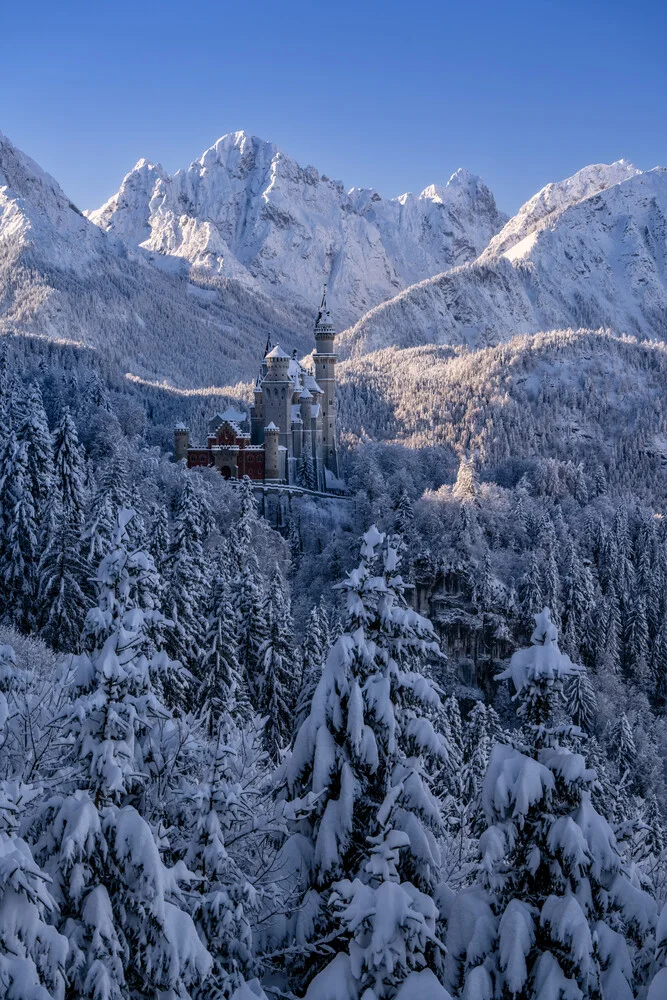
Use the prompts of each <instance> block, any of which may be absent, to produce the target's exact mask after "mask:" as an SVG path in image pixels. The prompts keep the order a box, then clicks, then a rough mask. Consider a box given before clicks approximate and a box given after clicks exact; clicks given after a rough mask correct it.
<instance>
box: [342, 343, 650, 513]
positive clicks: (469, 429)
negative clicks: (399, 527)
mask: <svg viewBox="0 0 667 1000" xmlns="http://www.w3.org/2000/svg"><path fill="white" fill-rule="evenodd" d="M340 379H341V387H340V391H339V412H338V420H339V426H340V428H341V433H342V435H343V439H344V440H345V441H346V442H347V443H348V444H350V445H352V446H355V447H356V446H357V445H358V444H359V443H360V442H361V443H367V444H372V443H374V442H382V443H384V444H391V445H394V446H395V447H398V448H400V449H405V456H406V457H405V458H404V459H401V458H400V457H399V454H398V453H397V457H396V466H397V467H400V464H401V461H404V462H407V463H415V462H417V461H418V456H419V454H420V452H421V451H422V450H424V449H425V451H424V453H423V455H422V458H421V461H422V462H423V463H424V465H425V467H426V468H428V469H431V470H432V472H435V473H436V475H440V476H442V475H443V471H444V470H445V469H446V468H447V467H448V470H449V472H450V474H451V473H452V471H455V470H456V466H457V462H458V457H460V456H461V455H471V454H477V455H478V457H479V459H480V461H481V463H482V465H484V466H486V467H487V468H489V467H492V466H494V465H497V464H500V463H503V462H506V461H510V462H516V463H517V469H520V467H521V460H522V459H525V458H529V457H535V456H541V457H543V458H544V457H551V458H558V459H560V460H561V461H564V462H567V461H570V460H571V461H574V462H575V463H577V462H579V461H583V462H584V463H585V464H586V467H587V468H588V469H589V471H590V470H591V469H594V468H595V467H596V466H597V465H598V464H603V465H604V466H605V467H606V469H607V474H608V476H609V478H610V481H612V482H614V483H620V484H621V485H622V487H623V488H630V487H632V488H636V489H637V490H639V492H642V493H644V492H648V493H649V494H652V495H653V496H654V498H657V499H658V501H659V503H660V508H661V509H662V506H663V504H664V496H665V485H666V481H667V419H666V417H665V407H664V400H665V397H666V396H667V347H666V346H665V344H664V343H660V342H648V341H643V342H638V341H636V340H632V339H628V338H624V337H619V336H617V335H615V334H613V333H611V332H610V331H591V330H557V331H553V332H550V333H539V334H534V335H524V336H519V337H515V338H513V339H512V340H510V341H508V342H507V343H503V344H500V345H498V346H496V347H487V348H485V349H482V350H478V351H469V350H467V348H465V347H450V346H434V345H430V346H425V347H415V348H407V349H396V348H387V349H385V350H382V351H377V352H373V353H371V354H367V355H364V356H363V357H358V358H352V359H350V360H348V361H346V362H343V363H342V364H341V365H340ZM434 447H435V448H442V449H445V454H444V455H441V457H440V458H438V459H437V460H436V459H435V458H433V459H429V457H428V452H429V450H430V449H432V448H434ZM447 453H449V456H450V460H449V462H448V461H447ZM520 475H521V473H520V472H519V473H518V476H519V477H520Z"/></svg>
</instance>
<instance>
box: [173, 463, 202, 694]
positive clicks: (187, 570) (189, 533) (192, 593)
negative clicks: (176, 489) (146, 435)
mask: <svg viewBox="0 0 667 1000" xmlns="http://www.w3.org/2000/svg"><path fill="white" fill-rule="evenodd" d="M205 528H206V512H205V510H204V505H203V503H202V501H201V498H200V496H199V494H198V493H197V491H196V490H195V487H194V485H193V482H192V477H191V476H186V477H185V482H184V485H183V490H182V492H181V496H180V498H179V501H178V507H177V509H176V517H175V519H174V530H173V536H172V543H171V550H170V553H169V565H168V588H169V590H168V596H167V608H168V612H169V617H170V618H171V620H172V621H173V622H174V628H173V631H172V635H171V637H170V640H169V643H168V652H169V654H170V656H172V657H173V658H174V659H176V660H179V661H180V662H181V663H182V664H183V666H184V667H185V668H186V671H187V672H188V673H189V674H190V675H192V679H189V678H188V676H187V674H184V679H183V690H181V691H172V692H170V693H169V695H168V700H169V702H170V704H171V705H174V706H176V705H178V707H179V708H183V707H187V706H189V705H190V703H191V700H192V698H193V697H194V691H195V688H196V681H197V680H198V681H201V679H202V678H201V676H200V674H201V651H202V646H203V643H204V637H205V634H206V619H205V615H204V610H203V609H204V598H205V593H206V587H207V579H208V566H207V561H206V558H205V555H204V547H203V540H204V534H205Z"/></svg>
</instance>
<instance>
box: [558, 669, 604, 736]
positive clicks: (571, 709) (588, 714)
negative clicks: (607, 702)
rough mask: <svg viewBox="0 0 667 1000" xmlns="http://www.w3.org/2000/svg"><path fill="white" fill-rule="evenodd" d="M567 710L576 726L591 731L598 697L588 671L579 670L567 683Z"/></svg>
mask: <svg viewBox="0 0 667 1000" xmlns="http://www.w3.org/2000/svg"><path fill="white" fill-rule="evenodd" d="M565 693H566V696H567V711H568V714H569V716H570V718H571V719H572V721H573V722H574V724H575V726H579V728H580V729H583V730H585V732H587V733H590V732H591V730H592V728H593V722H594V720H595V712H596V709H597V698H596V697H595V690H594V689H593V685H592V684H591V680H590V677H589V676H588V672H587V671H585V670H579V671H577V672H576V673H574V674H572V676H571V677H569V678H568V680H567V682H566V684H565Z"/></svg>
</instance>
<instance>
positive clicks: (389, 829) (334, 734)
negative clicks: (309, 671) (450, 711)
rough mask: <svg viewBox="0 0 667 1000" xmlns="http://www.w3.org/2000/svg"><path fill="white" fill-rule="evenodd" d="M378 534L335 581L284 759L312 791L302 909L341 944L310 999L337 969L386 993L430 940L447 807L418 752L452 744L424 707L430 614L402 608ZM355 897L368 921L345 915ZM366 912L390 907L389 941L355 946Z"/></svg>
mask: <svg viewBox="0 0 667 1000" xmlns="http://www.w3.org/2000/svg"><path fill="white" fill-rule="evenodd" d="M383 542H384V536H383V535H381V534H380V533H379V532H378V531H377V529H375V527H373V528H371V529H370V531H369V532H367V534H366V535H365V536H364V541H363V545H362V552H361V555H362V562H361V564H360V566H359V567H358V568H357V569H355V570H354V571H353V572H352V573H350V574H349V575H348V577H347V579H346V580H345V581H344V583H343V584H341V587H342V589H343V590H344V591H345V592H346V594H347V604H348V620H347V625H346V631H345V633H343V634H342V635H341V636H340V637H339V638H338V639H337V640H336V642H335V644H334V645H333V647H332V648H331V650H330V652H329V655H328V657H327V660H326V663H325V666H324V670H323V673H322V677H321V680H320V682H319V684H318V686H317V689H316V691H315V694H314V697H313V702H312V707H311V712H310V715H309V716H308V718H307V719H306V721H305V722H304V724H303V725H302V726H301V729H300V730H299V732H298V734H297V738H296V741H295V746H294V752H293V754H292V756H291V758H290V759H289V760H288V762H287V783H288V790H289V792H290V793H291V794H292V795H297V796H300V797H302V796H304V795H305V796H306V797H307V798H308V797H311V800H312V797H313V796H314V797H315V798H314V801H312V809H311V811H310V813H309V814H308V815H307V818H306V819H304V820H303V821H302V822H300V823H299V824H297V826H296V828H295V835H296V836H297V838H298V839H299V840H301V838H303V837H305V838H306V841H307V842H308V843H310V844H311V845H312V864H311V866H310V869H309V873H308V877H307V884H306V886H305V887H304V888H305V896H304V903H303V905H304V909H303V910H302V911H301V912H303V913H304V914H306V913H307V914H308V915H309V920H310V922H311V923H310V926H311V928H313V927H314V928H315V929H316V933H320V934H323V935H325V936H326V935H329V936H330V935H331V934H332V931H333V933H334V935H336V934H337V935H338V938H339V940H338V943H337V945H336V948H337V950H339V951H340V954H339V955H338V956H337V958H335V959H334V960H333V962H332V963H331V964H330V967H329V968H328V969H325V970H323V972H322V973H321V974H320V975H319V976H318V977H316V978H315V980H314V981H313V982H312V984H311V986H310V988H309V990H308V994H307V995H308V997H309V998H310V1000H314V998H319V997H324V996H329V995H330V993H329V992H328V991H329V990H330V988H331V981H332V978H335V977H336V976H340V977H344V981H345V982H346V983H347V990H348V992H347V996H349V997H357V996H359V997H361V995H362V994H364V995H365V996H366V997H367V998H370V997H371V996H378V997H385V996H388V995H393V993H394V992H395V991H396V987H397V986H398V985H399V984H400V981H401V980H403V979H404V978H405V977H406V976H407V974H408V972H409V971H410V970H415V969H420V968H423V966H424V964H426V962H427V959H426V957H425V956H426V955H428V954H431V949H433V947H434V944H435V942H434V940H433V937H434V935H433V927H434V920H435V910H434V908H433V904H432V900H431V899H430V898H429V895H428V893H429V892H430V891H432V890H433V888H434V885H435V883H436V882H437V877H438V865H439V855H438V849H437V845H436V840H435V836H434V834H435V832H436V831H439V830H441V819H440V815H439V809H438V805H437V802H436V801H435V799H434V798H433V796H432V794H431V792H430V790H429V788H428V785H427V782H426V778H425V773H424V768H423V762H422V756H423V755H426V756H428V757H431V758H433V759H440V760H442V759H446V756H447V747H446V745H445V743H444V740H443V739H442V737H439V736H438V735H437V734H436V732H435V731H434V729H433V727H432V725H431V723H430V721H429V718H428V716H429V715H430V714H431V713H433V712H434V711H438V710H439V707H440V706H439V699H438V696H437V694H436V692H435V690H434V688H433V687H432V685H431V684H430V683H429V681H428V680H427V679H426V678H425V677H424V674H423V672H422V671H423V667H424V663H423V661H424V658H425V657H428V656H429V655H435V653H436V652H437V643H436V640H435V635H434V632H433V629H432V626H431V624H430V622H428V621H427V620H426V619H424V618H422V617H421V616H420V615H418V614H416V613H415V612H413V611H411V610H409V609H408V608H407V607H405V604H404V600H403V582H402V580H401V578H400V576H399V575H398V574H397V566H398V562H399V554H398V551H397V548H396V546H395V545H393V544H392V543H391V542H390V543H388V544H386V545H385V547H384V565H383V566H381V567H379V568H377V569H376V566H375V563H376V561H377V558H378V549H379V547H380V546H381V545H382V544H383ZM420 668H421V669H420ZM417 845H419V846H417ZM399 855H401V857H400V858H399ZM341 879H342V881H340V880H341ZM362 900H364V901H365V902H364V903H363V907H364V912H365V914H366V915H367V916H366V919H367V920H368V921H369V922H368V923H366V924H365V931H364V930H362V928H361V924H360V923H358V922H357V924H356V927H355V923H354V920H353V918H352V914H353V913H354V912H355V911H356V910H357V908H358V907H361V906H362ZM390 901H391V902H390ZM390 905H391V907H392V908H391V909H388V907H389V906H390ZM385 907H387V909H386V910H385ZM373 912H375V913H378V914H379V913H381V912H384V913H385V915H386V918H387V921H388V923H387V924H385V926H384V928H382V930H380V926H379V924H375V925H374V926H375V927H376V928H377V932H378V933H382V934H383V937H384V939H385V941H386V943H385V946H384V947H383V948H382V951H381V953H375V954H374V953H373V952H372V950H371V951H369V952H367V953H366V954H365V956H364V955H362V952H360V951H359V950H358V949H359V948H363V942H364V940H366V939H367V933H365V932H368V933H371V927H372V926H373V920H372V913H373ZM348 915H349V919H348ZM360 919H364V918H363V917H361V912H360ZM298 923H299V919H298V918H297V924H298ZM335 928H338V931H337V932H336V930H335ZM297 933H301V932H300V931H298V930H297ZM350 935H352V936H353V939H352V940H349V937H350ZM436 950H437V949H436ZM353 955H354V956H355V958H354V959H353V958H352V956H353ZM398 955H400V956H401V957H400V960H398V959H397V957H396V956H398ZM392 956H393V957H392ZM430 960H431V961H434V958H433V956H432V955H431V959H430ZM366 989H369V990H371V989H373V990H375V992H374V993H365V992H364V991H365V990H366Z"/></svg>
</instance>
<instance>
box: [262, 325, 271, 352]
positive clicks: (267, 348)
mask: <svg viewBox="0 0 667 1000" xmlns="http://www.w3.org/2000/svg"><path fill="white" fill-rule="evenodd" d="M271 347H272V344H271V331H270V330H269V334H268V336H267V338H266V347H265V348H264V357H266V355H267V354H268V353H269V351H270V350H271Z"/></svg>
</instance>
